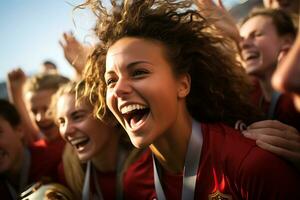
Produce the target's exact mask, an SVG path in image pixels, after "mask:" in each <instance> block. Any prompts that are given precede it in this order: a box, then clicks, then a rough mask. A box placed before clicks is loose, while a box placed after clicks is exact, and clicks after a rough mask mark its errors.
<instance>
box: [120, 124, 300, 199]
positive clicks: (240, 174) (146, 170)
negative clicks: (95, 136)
mask: <svg viewBox="0 0 300 200" xmlns="http://www.w3.org/2000/svg"><path fill="white" fill-rule="evenodd" d="M201 127H202V132H203V147H202V152H201V160H200V164H199V168H198V173H197V184H196V192H195V199H208V197H209V195H211V194H212V193H214V192H216V191H217V190H218V191H219V192H221V193H223V194H227V195H231V196H232V199H247V200H248V199H249V200H254V199H255V200H259V199H261V200H273V199H300V193H299V192H298V190H299V188H300V182H299V181H298V180H300V173H299V172H298V171H297V170H296V169H295V168H293V167H292V166H290V165H289V164H288V163H286V162H284V161H283V160H281V159H280V158H279V157H276V156H275V155H273V154H272V153H269V152H267V151H264V150H262V149H260V148H258V147H257V146H256V145H255V143H254V141H252V140H249V139H247V138H244V137H243V136H242V135H241V134H240V133H239V132H237V131H236V130H234V129H231V128H229V127H227V126H225V125H223V124H201ZM163 173H164V172H163ZM124 176H125V177H124V186H125V190H124V196H125V199H131V200H135V199H136V200H138V199H145V200H147V199H153V198H156V193H155V189H154V181H153V166H152V158H151V152H150V150H148V151H146V152H145V153H144V154H143V155H142V156H141V157H140V158H139V160H137V162H135V163H134V164H132V165H131V166H130V167H129V168H128V170H127V172H126V173H125V175H124ZM181 182H182V179H181V178H180V175H173V177H172V175H171V174H166V173H165V175H164V176H163V185H164V186H166V185H167V187H165V188H164V190H165V194H166V197H167V199H172V200H173V199H178V200H179V199H181V187H182V186H181V185H182V183H181Z"/></svg>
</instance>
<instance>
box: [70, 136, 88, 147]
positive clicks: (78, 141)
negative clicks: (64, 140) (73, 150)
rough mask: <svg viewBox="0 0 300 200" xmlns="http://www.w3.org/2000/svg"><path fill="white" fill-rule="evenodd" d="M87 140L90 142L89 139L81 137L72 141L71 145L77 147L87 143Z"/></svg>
mask: <svg viewBox="0 0 300 200" xmlns="http://www.w3.org/2000/svg"><path fill="white" fill-rule="evenodd" d="M86 140H88V137H80V138H74V139H72V140H70V143H71V144H72V145H73V146H76V145H78V144H80V143H82V142H85V141H86Z"/></svg>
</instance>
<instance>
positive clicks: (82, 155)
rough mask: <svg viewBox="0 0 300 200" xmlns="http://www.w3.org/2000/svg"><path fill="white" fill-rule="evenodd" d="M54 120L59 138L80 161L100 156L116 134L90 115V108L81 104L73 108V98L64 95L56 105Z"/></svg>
mask: <svg viewBox="0 0 300 200" xmlns="http://www.w3.org/2000/svg"><path fill="white" fill-rule="evenodd" d="M56 110H57V111H56V116H55V117H56V119H57V122H58V124H59V131H60V134H61V136H62V137H63V138H64V139H65V140H66V141H67V142H69V143H70V144H71V145H72V146H73V147H74V149H75V150H76V152H77V154H78V157H79V159H80V160H81V161H87V160H91V159H92V158H93V157H95V156H96V155H101V154H103V152H105V149H109V148H108V146H109V145H110V144H111V142H112V140H115V139H116V135H117V134H116V133H115V134H114V133H112V132H111V131H110V129H111V127H109V126H106V125H105V124H103V123H102V122H101V121H100V120H98V119H96V118H94V117H93V115H92V106H91V105H89V104H88V103H81V104H80V105H78V106H75V96H74V95H71V94H64V95H62V96H60V97H59V98H58V100H57V103H56Z"/></svg>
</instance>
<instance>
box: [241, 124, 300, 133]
mask: <svg viewBox="0 0 300 200" xmlns="http://www.w3.org/2000/svg"><path fill="white" fill-rule="evenodd" d="M263 128H272V129H278V130H282V131H285V132H289V133H290V134H296V135H299V133H298V131H297V129H296V128H294V127H292V126H289V125H287V124H284V123H282V122H280V121H277V120H264V121H259V122H255V123H253V124H251V125H250V126H248V127H247V130H253V129H263Z"/></svg>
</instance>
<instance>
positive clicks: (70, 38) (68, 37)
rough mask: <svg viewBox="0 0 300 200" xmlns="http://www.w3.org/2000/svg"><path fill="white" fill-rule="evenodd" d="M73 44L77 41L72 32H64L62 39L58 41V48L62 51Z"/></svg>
mask: <svg viewBox="0 0 300 200" xmlns="http://www.w3.org/2000/svg"><path fill="white" fill-rule="evenodd" d="M74 42H77V40H76V39H75V37H74V34H73V33H72V32H64V33H63V39H61V40H59V44H60V46H61V47H63V48H64V49H65V48H66V47H67V46H69V45H71V44H72V43H74Z"/></svg>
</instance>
